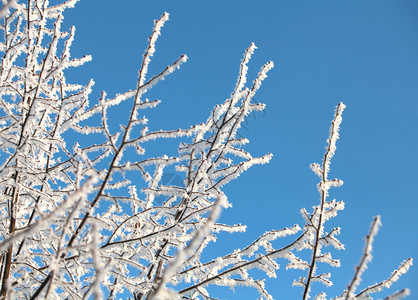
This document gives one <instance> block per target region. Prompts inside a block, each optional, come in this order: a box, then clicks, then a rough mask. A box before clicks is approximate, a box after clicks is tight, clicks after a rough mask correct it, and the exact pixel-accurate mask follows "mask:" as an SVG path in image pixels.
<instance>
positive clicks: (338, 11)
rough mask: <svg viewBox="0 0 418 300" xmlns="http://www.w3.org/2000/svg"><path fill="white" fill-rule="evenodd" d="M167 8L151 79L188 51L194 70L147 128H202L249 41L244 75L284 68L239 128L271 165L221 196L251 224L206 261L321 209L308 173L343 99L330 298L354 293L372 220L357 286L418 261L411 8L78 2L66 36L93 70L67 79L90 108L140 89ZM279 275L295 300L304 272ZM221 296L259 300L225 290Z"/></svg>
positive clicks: (285, 293)
mask: <svg viewBox="0 0 418 300" xmlns="http://www.w3.org/2000/svg"><path fill="white" fill-rule="evenodd" d="M122 2H123V4H122ZM164 11H167V12H169V13H170V21H169V22H168V23H167V24H166V26H165V27H164V29H163V35H162V37H161V38H160V39H159V41H158V43H157V52H156V54H155V57H154V59H153V62H152V65H151V69H150V72H151V73H153V72H154V73H156V72H159V71H160V70H161V68H163V67H165V66H166V65H167V64H169V63H171V62H172V61H174V60H175V59H176V58H177V57H178V56H179V55H181V54H183V53H185V54H187V55H188V56H189V61H188V62H187V64H185V65H184V66H183V67H182V68H181V70H179V71H177V72H176V73H175V74H173V75H171V76H170V77H169V78H167V79H166V80H165V81H164V82H161V83H160V84H158V86H156V87H155V88H154V89H153V91H152V92H151V93H150V94H149V97H150V99H153V98H158V99H161V100H163V103H162V104H161V105H160V106H158V108H157V109H156V110H155V111H154V112H153V113H152V116H151V117H152V119H151V120H150V127H151V128H155V129H160V128H163V129H176V128H179V127H182V128H185V127H188V126H190V125H192V124H195V123H200V122H203V121H205V120H206V118H207V117H208V115H209V112H210V110H211V109H212V107H213V106H214V105H215V104H217V103H221V102H223V101H224V100H225V99H226V98H227V97H228V96H229V94H230V93H231V91H232V89H233V87H234V85H235V82H236V76H237V73H238V67H239V63H240V60H241V58H242V54H243V53H244V50H245V48H246V47H248V46H249V44H250V43H251V42H255V43H256V45H257V46H258V48H259V49H258V50H257V51H256V53H255V54H254V56H253V59H252V61H251V63H250V65H249V66H250V73H249V75H250V79H253V78H254V76H255V74H256V73H257V72H258V71H259V69H260V67H261V66H262V64H264V63H265V62H267V61H268V60H273V61H274V62H275V65H276V67H275V68H274V69H273V71H272V72H271V73H270V75H269V78H267V80H266V81H265V83H264V84H263V86H262V88H261V90H260V92H259V93H258V95H257V96H256V97H255V98H256V99H257V100H258V101H260V102H264V103H266V104H267V110H266V113H259V114H257V115H256V117H255V118H254V117H250V118H249V119H248V124H247V125H248V126H247V128H248V130H247V129H245V128H242V129H241V130H240V133H242V135H244V136H248V137H249V139H250V141H251V142H252V143H251V144H250V145H249V146H248V147H247V149H248V150H249V151H250V152H251V153H252V154H253V155H262V154H265V153H268V152H272V153H273V154H274V158H273V160H272V161H271V163H270V164H269V165H265V166H257V167H254V168H253V169H251V170H250V171H248V172H247V173H245V174H243V175H242V176H241V177H240V178H239V179H238V180H237V181H235V182H233V183H231V184H230V185H229V186H228V187H227V189H226V192H227V195H228V196H229V200H230V201H231V202H232V203H233V205H234V207H233V208H232V209H229V210H227V211H224V212H223V214H222V220H223V221H225V222H229V223H245V224H247V225H248V230H247V233H246V234H236V235H232V236H230V235H227V236H221V238H220V239H219V242H218V243H216V244H215V245H214V247H209V248H208V252H209V253H208V257H210V255H215V254H224V253H226V251H228V250H231V249H234V248H242V247H244V246H245V245H246V243H248V242H250V241H252V240H254V239H255V238H256V237H258V235H259V234H261V233H263V232H265V231H267V230H270V229H279V228H282V227H288V226H291V225H293V224H295V223H299V224H301V225H303V220H302V218H301V217H300V215H299V210H300V209H301V208H302V207H306V208H307V209H309V208H310V207H312V206H313V205H316V204H317V202H318V199H319V196H318V194H317V191H316V183H317V181H318V178H317V177H316V175H314V174H313V173H312V172H311V171H310V170H309V164H310V163H312V162H321V160H322V156H323V152H324V147H325V145H326V144H325V141H326V138H327V136H328V129H329V125H330V121H331V119H332V116H333V112H334V107H335V106H336V105H337V103H338V102H339V101H343V102H344V103H345V104H346V105H347V109H346V111H345V113H344V115H343V124H342V129H341V138H340V140H339V142H338V144H337V147H338V149H337V153H336V155H335V157H334V159H333V163H332V169H331V177H337V178H340V179H342V180H343V181H344V183H345V184H344V186H342V187H340V188H338V189H333V190H331V197H333V198H334V197H335V198H336V199H337V200H343V201H344V202H345V204H346V209H345V210H344V211H343V212H341V213H340V214H339V216H338V217H337V218H336V219H335V220H333V221H330V222H328V223H327V225H328V227H327V228H328V230H329V229H331V226H341V227H342V234H341V237H340V239H341V240H342V242H343V243H345V245H346V251H339V252H337V251H334V252H333V255H334V257H335V258H340V259H341V261H342V267H341V268H339V269H335V270H332V274H333V277H332V278H333V281H334V284H335V286H334V287H331V288H327V289H325V291H326V292H327V294H328V295H329V296H336V295H339V293H340V291H342V290H343V289H344V288H345V287H346V285H347V283H348V281H349V280H350V279H351V277H352V275H353V272H354V266H355V265H356V264H357V263H358V262H359V259H360V257H361V254H362V251H363V248H364V236H365V235H366V234H367V232H368V230H369V227H370V223H371V221H372V218H373V216H375V215H377V214H379V215H381V216H382V221H383V227H382V228H381V230H380V232H379V235H378V236H377V238H376V240H375V243H374V259H373V262H372V264H370V265H369V268H368V271H367V272H366V273H365V274H364V277H363V279H364V280H363V282H362V284H361V286H360V288H362V287H365V286H367V285H369V284H373V283H375V282H376V281H381V280H383V279H386V277H387V276H389V274H390V273H391V272H392V270H394V269H395V268H396V267H397V266H398V265H399V263H400V262H401V261H402V260H404V259H406V258H407V257H411V256H412V257H413V258H415V259H418V255H417V254H418V233H417V232H418V229H417V224H418V217H417V213H418V188H417V187H418V172H417V170H418V159H417V155H418V151H417V150H418V149H417V148H418V2H417V1H414V0H403V1H395V0H392V1H386V0H369V1H364V0H350V1H348V0H346V1H338V0H324V1H311V0H306V1H299V0H298V1H296V0H295V1H290V0H287V1H284V0H274V1H266V0H264V1H263V0H260V1H249V0H243V1H232V0H231V1H221V0H216V1H196V0H193V1H192V0H178V1H173V0H164V1H162V0H161V1H160V0H157V1H138V0H126V1H120V2H119V1H107V0H81V1H80V3H79V4H78V5H77V6H76V8H75V9H72V10H70V11H68V12H67V14H66V16H65V26H69V25H75V26H76V28H77V31H76V40H75V42H74V45H73V48H72V54H73V55H74V56H82V55H84V54H91V55H93V61H92V62H90V63H88V64H87V65H85V66H84V67H82V69H76V70H74V71H70V72H69V78H71V80H72V81H73V82H74V81H75V82H79V83H82V82H87V80H88V79H90V78H94V80H95V81H96V86H95V91H94V95H93V99H94V98H97V97H99V94H100V92H101V91H102V90H105V91H107V92H108V94H109V95H113V94H115V93H120V92H124V91H126V90H128V89H133V88H135V84H136V79H137V70H138V67H139V61H140V58H141V55H142V54H143V51H144V49H145V46H146V43H147V38H148V36H149V34H150V33H151V30H152V25H153V20H154V19H156V18H159V17H160V16H161V14H162V13H163V12H164ZM120 117H122V116H120ZM117 119H118V117H115V120H117ZM281 266H282V268H281V270H280V271H279V272H278V276H279V278H278V279H274V280H268V281H267V286H268V287H269V290H270V291H271V293H272V294H273V296H274V297H275V298H276V299H298V298H300V297H299V295H300V294H301V289H300V288H296V287H295V288H291V287H290V284H291V282H292V281H293V278H297V277H298V276H301V275H304V274H302V273H300V272H296V271H285V270H284V269H285V262H284V261H283V262H282V263H281ZM317 286H318V284H317ZM403 287H410V288H411V292H412V296H411V297H410V299H418V268H417V267H416V266H413V268H412V269H411V270H410V272H409V273H408V274H407V275H405V276H404V277H403V278H402V279H401V280H400V281H399V283H398V284H396V285H395V286H394V287H393V289H392V291H395V290H398V289H401V288H403ZM320 288H321V289H322V286H320ZM314 291H315V289H314ZM381 295H382V296H384V295H386V293H384V294H381ZM218 297H219V298H221V299H255V298H256V297H257V294H256V292H254V291H252V290H250V289H248V288H241V289H237V290H236V292H235V294H233V293H231V292H229V291H226V290H223V289H222V290H220V294H219V296H218Z"/></svg>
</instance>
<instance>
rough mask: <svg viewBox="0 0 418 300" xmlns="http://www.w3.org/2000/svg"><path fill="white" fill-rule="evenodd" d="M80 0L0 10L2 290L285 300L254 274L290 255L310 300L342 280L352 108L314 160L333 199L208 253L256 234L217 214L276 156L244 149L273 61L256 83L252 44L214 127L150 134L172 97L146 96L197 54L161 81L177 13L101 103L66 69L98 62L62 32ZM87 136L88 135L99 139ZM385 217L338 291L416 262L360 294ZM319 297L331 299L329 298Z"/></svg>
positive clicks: (23, 294)
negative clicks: (174, 150) (153, 117)
mask: <svg viewBox="0 0 418 300" xmlns="http://www.w3.org/2000/svg"><path fill="white" fill-rule="evenodd" d="M76 2H77V0H68V1H64V2H61V3H55V4H53V5H50V4H49V1H48V0H27V1H20V2H16V1H5V0H3V6H2V8H1V10H0V15H1V17H2V23H1V25H0V29H1V31H2V34H3V35H2V39H1V40H0V51H1V53H2V58H1V68H0V153H1V156H0V191H1V195H0V277H1V280H0V284H1V291H0V297H1V298H4V299H44V298H46V299H88V298H91V297H94V298H95V299H102V298H107V299H117V298H120V297H125V298H126V297H131V298H134V299H180V298H182V299H213V298H212V297H214V296H211V291H210V289H208V287H210V286H211V285H218V286H227V287H230V288H234V287H236V286H248V287H253V288H256V289H257V290H258V291H259V293H260V297H261V298H262V299H272V296H271V295H270V294H269V293H268V292H267V290H266V288H265V284H264V279H254V278H252V277H251V276H250V273H249V272H250V270H251V269H254V268H257V269H260V270H262V271H264V272H265V273H266V276H268V277H276V270H277V269H278V268H279V260H284V261H287V267H286V268H293V269H302V270H305V271H304V272H306V275H305V276H304V277H301V278H299V279H297V280H295V282H294V285H296V286H300V287H302V289H303V299H308V298H310V297H311V296H310V293H311V286H312V285H313V284H317V283H318V284H325V285H330V284H332V282H331V278H330V274H327V273H321V272H320V268H319V266H318V264H319V263H326V264H329V265H331V266H336V267H338V266H339V264H340V262H339V260H338V259H335V258H333V257H332V256H331V253H330V252H325V250H324V249H325V248H326V247H327V246H331V247H334V248H337V249H343V248H344V246H343V244H342V243H341V242H340V241H339V240H338V238H337V236H338V233H339V232H340V229H339V228H333V229H331V230H330V231H329V232H326V230H325V222H326V221H327V220H329V219H330V218H332V217H335V216H336V215H337V213H338V211H340V210H342V209H343V208H344V203H343V202H341V201H340V202H337V201H335V200H332V201H329V200H328V191H329V189H330V188H331V187H336V186H340V185H341V184H342V181H340V180H338V179H328V172H329V169H330V161H331V158H332V156H333V155H334V152H335V149H336V141H337V139H338V129H339V126H340V124H341V120H342V117H341V115H342V112H343V110H344V107H345V106H344V104H342V103H340V104H339V105H338V107H337V109H336V112H335V117H334V120H333V122H332V126H331V130H330V137H329V139H328V148H327V150H326V153H325V156H324V160H323V163H322V165H319V164H312V166H311V168H312V170H313V171H314V172H315V173H316V174H317V175H318V176H319V177H320V182H319V184H318V191H319V193H320V203H319V204H318V205H317V206H315V207H314V208H313V211H311V212H309V211H307V210H305V209H302V211H301V213H302V216H303V217H304V219H305V224H304V225H303V226H299V225H294V226H291V227H289V228H285V229H281V230H272V231H269V232H266V233H264V234H262V235H261V236H260V237H259V238H258V239H257V240H255V241H254V242H252V243H251V244H249V245H248V246H247V247H245V248H243V249H237V250H235V251H233V252H231V253H229V254H226V255H225V256H222V257H218V258H215V259H213V260H210V261H202V259H201V254H202V251H203V250H204V249H205V246H206V245H207V244H208V243H210V242H215V241H216V238H217V234H218V233H219V232H221V231H224V232H230V233H233V232H242V231H245V226H243V225H240V224H238V225H229V224H221V223H219V222H218V216H219V213H220V211H221V210H222V209H224V208H227V207H229V206H230V203H229V202H228V200H227V197H226V195H225V194H224V192H223V186H224V185H226V184H227V183H228V182H230V181H231V180H234V179H236V178H237V177H238V176H239V175H240V174H241V173H242V172H244V171H246V170H247V169H249V168H250V167H252V166H253V165H257V164H265V163H268V162H269V160H270V159H271V157H272V155H271V154H266V155H265V156H262V157H253V156H252V155H251V154H250V153H248V152H247V151H245V149H244V145H245V144H247V143H248V142H249V141H248V140H247V139H246V138H242V137H238V135H237V130H238V129H239V128H240V127H241V126H242V124H243V122H244V120H245V117H246V116H247V115H248V114H250V113H252V112H253V111H261V110H263V109H264V107H265V106H264V104H260V103H258V102H256V101H253V97H254V95H255V93H256V92H257V90H258V89H259V88H260V85H261V83H262V81H263V80H264V79H265V78H266V77H267V73H268V72H269V70H270V69H271V68H272V67H273V63H272V62H268V63H267V64H265V65H264V66H263V67H262V68H261V70H260V72H259V73H258V75H257V76H256V78H255V79H254V80H253V82H252V83H251V84H247V70H248V67H247V65H248V62H249V60H250V58H251V56H252V54H253V52H254V51H255V49H256V46H255V45H254V44H251V45H250V46H249V48H248V49H247V50H246V52H245V54H244V57H243V59H242V62H241V65H240V68H239V74H238V80H237V83H236V86H235V88H234V90H233V91H232V93H231V95H230V97H229V98H228V99H227V100H226V101H225V102H224V103H222V104H219V105H217V106H216V107H215V108H214V109H213V110H212V111H211V113H210V115H209V117H208V119H207V120H206V122H204V123H202V124H197V125H195V126H191V127H190V128H186V129H174V130H173V129H171V130H159V131H150V130H149V129H148V128H147V122H148V120H147V118H146V117H145V113H146V110H148V109H152V108H154V107H156V106H157V105H158V104H159V103H160V101H159V100H151V101H150V100H148V99H147V98H145V95H146V93H147V91H148V90H149V89H151V88H152V87H153V86H154V85H155V84H157V83H158V81H160V80H163V79H164V78H165V77H167V76H168V75H169V74H171V73H172V72H174V71H175V70H176V69H178V68H179V67H180V66H181V65H182V64H183V63H184V62H186V61H187V56H185V55H182V56H180V57H179V58H178V59H177V60H176V61H174V62H173V63H171V64H170V65H168V66H167V67H166V68H165V69H164V70H162V71H161V72H160V73H158V74H156V75H153V76H148V66H149V64H150V62H151V58H152V56H153V55H154V52H155V44H156V41H157V38H158V37H159V35H160V32H161V29H162V27H163V25H164V23H165V22H166V21H167V20H168V14H167V13H165V14H163V15H162V17H161V18H160V19H159V20H157V21H156V22H155V25H154V30H153V32H152V34H151V36H150V38H149V43H148V47H147V49H146V50H145V54H144V56H143V59H142V61H141V65H140V70H139V75H138V81H137V85H136V86H135V87H134V88H133V89H132V90H130V91H127V92H124V93H121V94H118V95H116V96H114V97H108V96H107V95H106V93H104V92H103V93H102V96H101V97H100V99H98V100H97V101H90V99H89V97H90V93H91V91H92V87H93V85H94V82H93V81H90V82H88V83H87V84H84V85H83V84H73V83H69V82H67V80H66V77H65V70H66V69H68V68H75V67H79V66H81V65H83V64H84V63H86V62H88V61H89V60H90V59H91V57H90V56H85V57H82V58H71V54H70V50H71V45H72V43H73V40H74V35H75V29H74V27H72V28H71V29H70V30H69V31H66V30H63V29H62V26H61V25H62V20H63V15H62V14H63V12H64V11H65V10H66V9H67V8H71V7H73V6H74V5H75V3H76ZM122 103H129V105H130V110H129V112H127V113H126V115H127V116H128V117H127V119H126V121H125V123H124V124H120V127H119V128H118V129H115V128H116V127H115V126H114V124H112V123H111V122H109V118H108V114H109V113H110V111H109V109H110V108H112V107H118V106H119V105H120V104H122ZM83 135H87V136H89V139H88V141H87V142H86V139H83V138H82V136H83ZM164 139H177V140H179V147H178V154H177V155H176V156H171V157H169V156H167V155H162V156H155V155H153V154H152V153H151V154H149V153H148V152H146V149H147V142H149V141H153V140H157V141H158V140H161V141H160V142H161V143H164ZM77 141H78V142H77ZM82 141H83V142H82ZM90 141H93V142H91V143H90ZM173 170H175V172H177V174H179V176H182V179H183V181H182V184H181V185H169V184H166V183H164V182H163V181H162V176H163V175H164V172H173ZM157 200H158V201H157ZM379 225H380V219H379V217H376V219H375V220H374V221H373V224H372V228H371V230H370V233H369V235H368V236H367V238H366V247H365V251H364V255H363V257H362V259H361V261H360V264H359V266H358V267H357V268H356V271H355V274H354V275H353V279H352V281H351V282H350V283H349V284H348V286H347V289H346V290H344V291H343V292H342V293H341V295H340V296H337V297H335V298H334V299H371V294H372V293H374V292H377V291H380V290H381V289H383V288H387V287H390V285H391V284H392V283H393V282H394V281H396V280H397V279H398V278H399V276H401V275H402V274H404V273H405V272H407V270H408V268H409V267H410V265H411V264H412V260H411V259H408V260H406V261H405V262H403V263H402V264H401V266H400V267H399V268H398V269H396V270H395V271H394V273H393V274H392V275H391V276H390V277H389V278H388V279H387V280H384V281H382V282H380V283H377V284H374V285H371V286H369V287H368V288H366V289H364V290H362V291H357V290H356V288H357V286H358V284H359V282H360V280H361V275H362V273H363V272H364V270H365V268H366V266H367V263H368V262H369V261H370V259H371V248H372V242H373V237H374V236H375V235H376V233H377V229H378V226H379ZM284 236H293V237H294V239H293V242H291V243H290V244H288V245H285V246H281V247H275V246H274V245H273V241H274V240H276V239H278V238H281V237H284ZM299 251H304V253H311V254H310V258H309V259H305V258H300V257H298V256H297V253H298V252H299ZM408 293H409V291H408V290H407V289H405V290H402V291H399V292H396V293H394V294H393V295H392V296H389V297H388V298H387V299H399V298H401V297H403V296H405V295H407V294H408ZM127 295H130V296H127ZM215 296H216V295H215ZM278 296H280V295H278ZM315 297H316V299H326V295H325V293H321V294H319V295H316V296H315Z"/></svg>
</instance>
